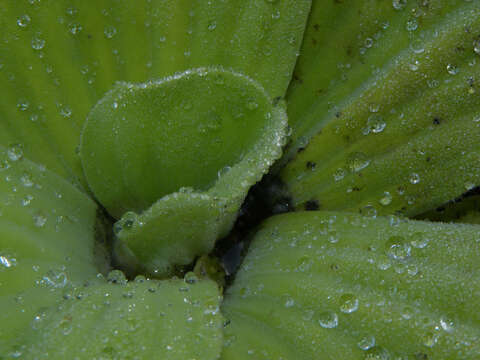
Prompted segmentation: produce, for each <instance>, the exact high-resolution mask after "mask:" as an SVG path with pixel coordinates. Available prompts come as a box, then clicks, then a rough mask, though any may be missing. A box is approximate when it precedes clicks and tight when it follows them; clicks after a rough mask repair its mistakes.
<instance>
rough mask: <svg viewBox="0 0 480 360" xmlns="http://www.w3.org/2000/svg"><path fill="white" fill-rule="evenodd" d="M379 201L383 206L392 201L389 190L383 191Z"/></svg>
mask: <svg viewBox="0 0 480 360" xmlns="http://www.w3.org/2000/svg"><path fill="white" fill-rule="evenodd" d="M379 203H380V204H381V205H383V206H388V205H390V204H391V203H392V195H391V194H390V192H388V191H385V192H384V193H383V197H381V198H380V200H379Z"/></svg>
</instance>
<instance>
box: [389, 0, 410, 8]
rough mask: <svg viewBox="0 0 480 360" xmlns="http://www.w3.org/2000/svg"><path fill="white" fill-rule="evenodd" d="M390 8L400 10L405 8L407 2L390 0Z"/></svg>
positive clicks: (405, 0)
mask: <svg viewBox="0 0 480 360" xmlns="http://www.w3.org/2000/svg"><path fill="white" fill-rule="evenodd" d="M392 6H393V8H394V9H395V10H402V9H403V8H404V7H405V6H407V0H392Z"/></svg>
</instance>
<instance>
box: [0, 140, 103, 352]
mask: <svg viewBox="0 0 480 360" xmlns="http://www.w3.org/2000/svg"><path fill="white" fill-rule="evenodd" d="M0 176H1V181H0V305H1V307H2V312H1V314H0V323H1V324H2V326H1V327H0V349H5V348H6V344H8V343H10V342H11V341H13V340H15V339H16V338H17V337H18V336H19V334H20V333H21V332H23V331H24V329H25V328H26V327H27V326H29V324H30V323H31V322H32V321H34V319H35V318H36V317H37V316H39V315H38V314H40V313H41V312H42V309H43V308H44V307H47V306H50V305H53V304H54V303H55V302H56V301H57V300H59V299H60V298H61V294H62V292H63V291H64V290H65V289H67V288H70V287H73V286H76V285H78V284H79V283H80V282H82V281H83V280H85V279H88V278H91V277H93V276H95V274H96V273H97V271H98V270H97V268H96V260H95V258H94V251H95V248H94V238H95V218H96V210H97V206H96V204H95V203H94V202H93V201H92V200H91V199H89V198H88V197H86V196H85V195H84V194H83V193H81V192H80V191H79V190H78V189H76V188H74V187H73V186H72V185H71V184H70V183H68V182H66V181H65V180H63V179H62V178H60V177H59V176H58V175H56V174H54V173H52V172H50V171H48V170H46V169H45V168H44V167H41V166H38V165H36V164H34V163H32V162H31V161H29V160H27V159H25V158H24V157H23V153H22V148H21V147H20V146H18V145H16V146H12V147H10V148H8V149H5V148H3V147H0ZM1 353H2V355H5V352H3V351H2V352H1Z"/></svg>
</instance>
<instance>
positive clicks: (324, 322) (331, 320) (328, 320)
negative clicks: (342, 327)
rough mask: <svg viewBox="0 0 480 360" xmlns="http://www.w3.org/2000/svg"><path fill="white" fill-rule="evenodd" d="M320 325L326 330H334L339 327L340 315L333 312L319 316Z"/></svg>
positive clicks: (326, 312)
mask: <svg viewBox="0 0 480 360" xmlns="http://www.w3.org/2000/svg"><path fill="white" fill-rule="evenodd" d="M318 323H319V324H320V326H321V327H323V328H325V329H332V328H335V327H337V326H338V315H337V314H336V313H334V312H333V311H325V312H323V313H321V314H320V315H319V316H318Z"/></svg>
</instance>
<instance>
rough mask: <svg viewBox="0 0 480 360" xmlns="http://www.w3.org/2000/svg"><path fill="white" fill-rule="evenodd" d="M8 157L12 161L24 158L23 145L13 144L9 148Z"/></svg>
mask: <svg viewBox="0 0 480 360" xmlns="http://www.w3.org/2000/svg"><path fill="white" fill-rule="evenodd" d="M7 156H8V158H9V159H10V160H11V161H18V160H21V159H22V158H23V145H22V144H13V145H10V146H9V147H8V150H7Z"/></svg>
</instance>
